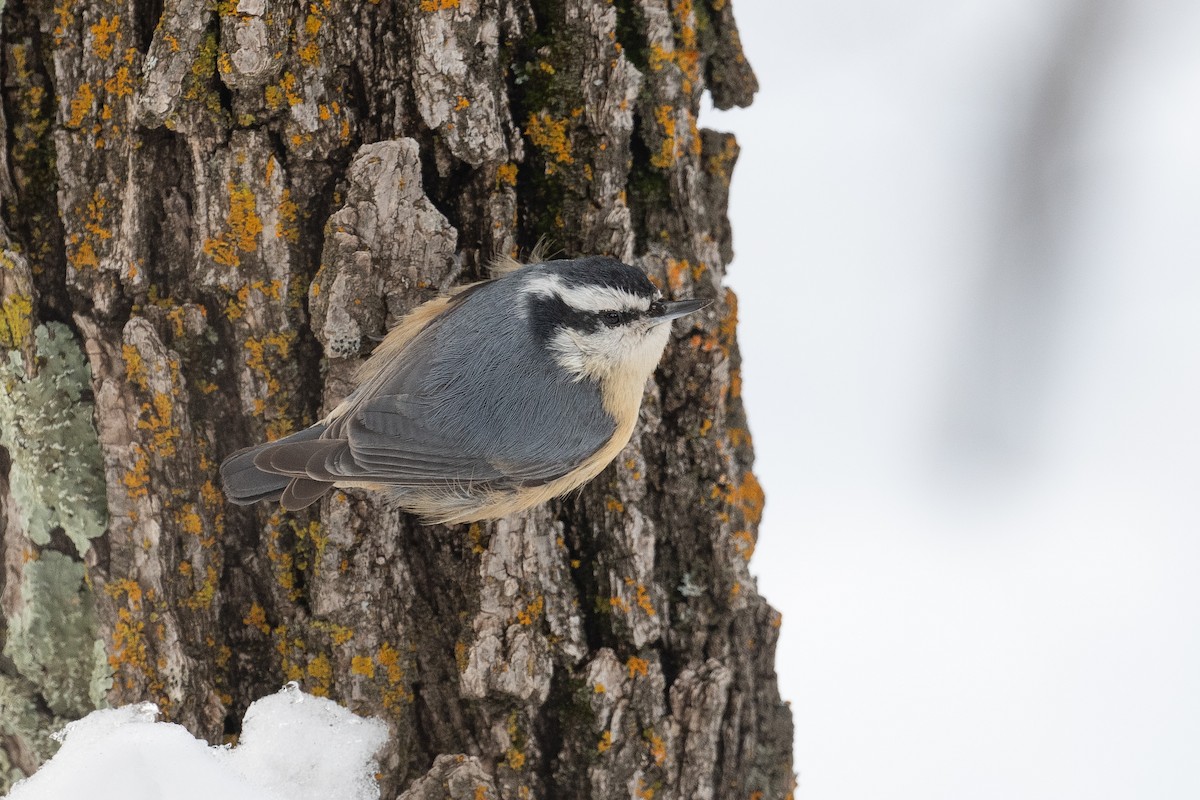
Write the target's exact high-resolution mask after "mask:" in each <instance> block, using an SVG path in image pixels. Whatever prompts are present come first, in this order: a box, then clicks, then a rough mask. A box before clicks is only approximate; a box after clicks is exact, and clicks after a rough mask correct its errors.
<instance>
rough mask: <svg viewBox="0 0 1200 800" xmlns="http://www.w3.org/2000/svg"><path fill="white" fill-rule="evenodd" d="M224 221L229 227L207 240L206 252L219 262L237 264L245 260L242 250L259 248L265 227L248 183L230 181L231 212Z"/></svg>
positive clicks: (226, 264) (230, 264)
mask: <svg viewBox="0 0 1200 800" xmlns="http://www.w3.org/2000/svg"><path fill="white" fill-rule="evenodd" d="M225 223H226V226H227V228H228V229H227V230H226V231H224V232H222V233H221V234H220V235H218V236H217V237H216V238H212V239H208V240H206V241H205V242H204V252H205V253H206V254H208V256H209V257H210V258H212V260H213V261H215V262H217V263H218V264H221V265H224V266H227V267H238V266H241V263H242V259H241V256H240V254H239V251H240V252H245V253H252V252H254V251H255V250H257V249H258V235H259V234H260V233H262V231H263V224H262V219H261V218H260V217H259V216H258V202H257V200H256V199H255V197H254V192H253V191H251V190H250V187H249V186H247V185H246V184H244V183H233V182H232V181H231V182H230V183H229V213H228V214H227V215H226V218H225Z"/></svg>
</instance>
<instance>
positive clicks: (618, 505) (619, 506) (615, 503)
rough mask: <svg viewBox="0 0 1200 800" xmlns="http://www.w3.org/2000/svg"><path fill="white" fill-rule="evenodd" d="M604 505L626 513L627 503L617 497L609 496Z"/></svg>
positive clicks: (610, 509)
mask: <svg viewBox="0 0 1200 800" xmlns="http://www.w3.org/2000/svg"><path fill="white" fill-rule="evenodd" d="M604 507H605V508H607V509H608V510H609V511H612V512H613V513H616V514H624V513H625V504H624V503H622V502H621V501H620V500H618V499H617V498H615V497H609V498H607V499H606V500H605V501H604Z"/></svg>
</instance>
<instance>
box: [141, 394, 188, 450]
mask: <svg viewBox="0 0 1200 800" xmlns="http://www.w3.org/2000/svg"><path fill="white" fill-rule="evenodd" d="M150 399H151V402H149V403H142V415H143V416H142V419H139V420H138V424H137V425H138V429H139V430H144V431H149V432H150V436H151V438H150V441H149V442H148V446H149V448H150V452H151V453H154V454H155V455H157V456H161V457H162V458H170V457H171V456H174V455H175V440H176V439H178V438H179V436H180V434H181V431H180V430H179V428H178V427H177V426H175V425H173V424H172V421H171V420H172V415H173V413H174V405H173V403H172V402H171V397H170V396H169V395H166V394H163V393H162V392H155V393H154V394H153V395H152V396H151V398H150Z"/></svg>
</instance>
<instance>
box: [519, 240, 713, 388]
mask: <svg viewBox="0 0 1200 800" xmlns="http://www.w3.org/2000/svg"><path fill="white" fill-rule="evenodd" d="M522 294H523V297H522V301H523V302H524V304H525V305H524V308H523V309H522V313H524V314H525V316H526V318H527V319H528V320H529V322H530V324H531V325H532V327H533V330H534V332H535V333H536V334H537V335H538V337H539V338H540V339H541V340H542V341H543V342H544V343H545V346H546V347H547V348H548V349H549V350H550V351H551V353H552V354H553V356H554V359H555V361H556V362H557V363H558V364H559V366H561V367H562V368H563V369H565V370H567V371H568V372H569V373H570V374H571V376H572V377H573V379H575V380H582V379H583V378H592V379H594V380H597V381H600V382H601V383H613V382H617V383H620V384H622V385H624V384H628V383H633V384H636V388H637V394H638V396H639V397H640V396H641V390H642V386H643V385H644V384H645V381H646V379H647V378H648V377H649V376H650V373H652V372H653V371H654V368H655V366H656V365H657V364H658V361H659V359H660V358H662V353H663V349H664V348H665V347H666V345H667V339H668V337H669V336H670V328H671V325H670V323H671V321H672V320H675V319H678V318H680V317H682V316H684V315H686V314H690V313H692V312H693V311H698V310H700V309H701V308H704V307H705V306H707V305H708V304H709V302H711V301H709V300H676V301H666V300H663V299H662V293H661V292H659V291H658V289H656V288H655V286H654V284H652V283H651V282H650V281H649V279H647V278H646V276H645V274H644V273H642V271H641V270H639V269H637V268H636V267H631V266H629V265H628V264H622V263H621V262H620V261H617V260H615V259H612V258H602V257H593V258H582V259H576V260H573V261H561V262H549V263H546V264H540V265H537V266H536V267H534V268H532V269H531V270H530V271H529V273H528V275H527V276H526V281H525V285H524V288H523V290H522Z"/></svg>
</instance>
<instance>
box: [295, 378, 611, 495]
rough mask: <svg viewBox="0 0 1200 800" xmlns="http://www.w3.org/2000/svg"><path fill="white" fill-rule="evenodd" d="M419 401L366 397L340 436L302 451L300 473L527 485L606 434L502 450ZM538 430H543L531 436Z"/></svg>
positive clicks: (561, 469) (415, 482) (562, 469)
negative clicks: (452, 426) (451, 426)
mask: <svg viewBox="0 0 1200 800" xmlns="http://www.w3.org/2000/svg"><path fill="white" fill-rule="evenodd" d="M424 406H425V404H424V403H421V402H419V401H416V400H414V399H413V398H411V397H409V396H406V395H385V396H383V397H376V398H373V399H371V400H369V401H368V402H366V403H364V404H362V405H361V406H360V407H359V409H358V412H357V413H356V414H355V416H354V418H353V419H350V420H348V421H347V422H346V424H345V425H344V426H343V428H342V431H343V433H344V435H345V438H344V439H340V440H333V441H329V440H326V442H327V443H328V444H327V446H326V447H324V448H319V449H318V448H312V449H310V450H309V452H310V454H311V455H310V458H309V459H308V461H307V463H306V464H305V467H304V472H305V474H306V475H307V476H308V477H310V478H313V479H316V480H323V481H332V482H338V481H356V482H374V483H387V484H393V485H397V486H411V487H429V486H462V487H469V486H471V485H472V484H479V483H487V484H490V485H496V486H520V485H531V484H539V483H545V482H548V481H552V480H555V479H557V478H560V477H562V476H563V475H565V474H566V473H568V472H570V471H571V470H572V469H574V468H575V467H576V466H578V465H579V464H580V463H582V462H583V461H584V460H585V459H587V457H588V456H590V455H592V454H593V453H594V452H596V451H597V450H599V449H600V448H601V447H603V446H604V444H605V443H606V442H607V441H608V439H609V436H607V435H605V434H604V432H603V431H599V430H598V431H596V432H595V433H594V434H593V435H591V436H584V437H575V441H573V442H567V443H565V444H566V446H563V444H564V443H561V442H559V443H555V442H547V443H545V444H544V445H543V446H541V447H539V446H537V442H528V443H527V445H528V446H525V447H515V448H510V449H508V450H507V452H506V450H505V448H504V447H503V446H498V447H495V448H488V447H482V446H478V445H475V444H473V443H472V442H470V441H466V440H464V437H462V436H460V435H456V432H455V431H453V430H442V429H438V428H437V427H435V424H431V415H430V414H429V413H428V410H427V409H426V408H425V407H424ZM435 419H436V418H435ZM539 433H544V431H537V432H534V435H537V434H539ZM329 445H332V446H329Z"/></svg>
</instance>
